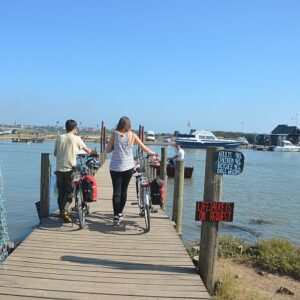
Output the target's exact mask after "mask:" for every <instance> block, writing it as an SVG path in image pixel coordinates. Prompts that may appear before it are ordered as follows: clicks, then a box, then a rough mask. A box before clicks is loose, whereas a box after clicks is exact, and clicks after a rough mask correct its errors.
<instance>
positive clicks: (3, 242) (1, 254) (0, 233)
mask: <svg viewBox="0 0 300 300" xmlns="http://www.w3.org/2000/svg"><path fill="white" fill-rule="evenodd" d="M3 185H4V184H3V176H2V173H1V165H0V263H2V262H3V261H4V260H5V258H6V257H7V255H8V252H7V245H8V242H9V237H8V232H7V223H6V210H5V208H4V202H5V199H4V197H3Z"/></svg>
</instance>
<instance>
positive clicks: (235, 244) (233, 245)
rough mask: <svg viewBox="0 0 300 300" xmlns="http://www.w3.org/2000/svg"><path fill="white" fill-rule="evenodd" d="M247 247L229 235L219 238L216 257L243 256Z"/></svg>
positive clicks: (240, 240)
mask: <svg viewBox="0 0 300 300" xmlns="http://www.w3.org/2000/svg"><path fill="white" fill-rule="evenodd" d="M247 247H248V245H247V244H246V242H245V241H244V240H243V239H241V238H237V237H233V236H231V235H221V236H220V237H219V245H218V256H219V257H224V258H234V257H241V256H243V255H244V254H245V251H246V249H247Z"/></svg>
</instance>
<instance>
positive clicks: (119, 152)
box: [109, 131, 134, 172]
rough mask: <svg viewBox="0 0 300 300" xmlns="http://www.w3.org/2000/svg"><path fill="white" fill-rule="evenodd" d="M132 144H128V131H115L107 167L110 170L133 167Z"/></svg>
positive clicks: (121, 170)
mask: <svg viewBox="0 0 300 300" xmlns="http://www.w3.org/2000/svg"><path fill="white" fill-rule="evenodd" d="M132 148H133V145H130V144H129V135H128V132H126V133H125V134H120V133H119V132H117V131H115V137H114V150H113V153H112V156H111V161H110V165H109V169H110V170H111V171H117V172H123V171H127V170H130V169H132V168H133V167H134V160H133V153H132Z"/></svg>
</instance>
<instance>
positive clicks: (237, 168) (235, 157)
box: [214, 150, 244, 175]
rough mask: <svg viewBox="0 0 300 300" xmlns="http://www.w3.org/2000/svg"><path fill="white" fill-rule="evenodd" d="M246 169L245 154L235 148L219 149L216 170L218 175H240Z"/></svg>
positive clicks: (216, 155) (216, 156) (215, 161)
mask: <svg viewBox="0 0 300 300" xmlns="http://www.w3.org/2000/svg"><path fill="white" fill-rule="evenodd" d="M243 169H244V154H243V153H242V152H239V151H234V150H219V151H217V152H216V154H215V160H214V172H215V173H216V174H218V175H239V174H241V173H242V172H243Z"/></svg>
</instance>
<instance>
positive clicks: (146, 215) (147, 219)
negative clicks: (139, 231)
mask: <svg viewBox="0 0 300 300" xmlns="http://www.w3.org/2000/svg"><path fill="white" fill-rule="evenodd" d="M144 197H145V198H144V218H145V225H146V231H147V232H149V231H150V204H149V193H148V191H145V194H144Z"/></svg>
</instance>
